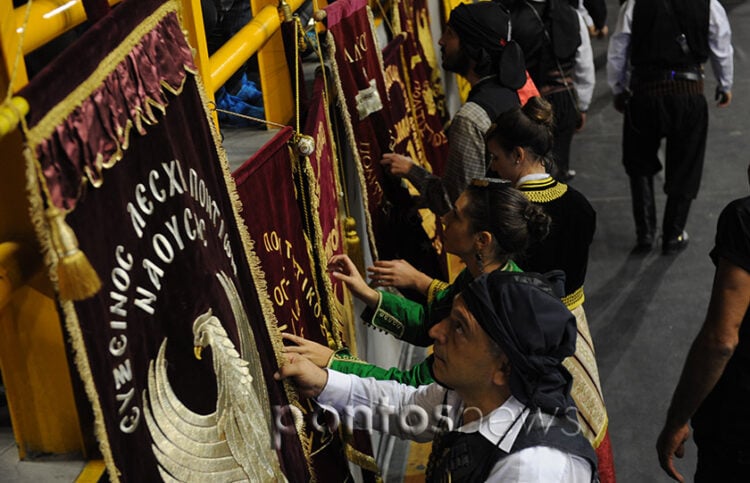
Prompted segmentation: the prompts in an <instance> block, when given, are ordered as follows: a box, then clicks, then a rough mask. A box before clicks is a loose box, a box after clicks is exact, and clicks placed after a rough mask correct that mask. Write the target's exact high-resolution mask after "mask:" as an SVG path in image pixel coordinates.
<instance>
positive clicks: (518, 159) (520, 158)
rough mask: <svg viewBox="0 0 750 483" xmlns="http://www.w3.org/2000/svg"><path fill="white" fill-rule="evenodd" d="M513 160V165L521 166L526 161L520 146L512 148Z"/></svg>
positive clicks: (523, 150)
mask: <svg viewBox="0 0 750 483" xmlns="http://www.w3.org/2000/svg"><path fill="white" fill-rule="evenodd" d="M513 159H514V160H515V161H514V162H515V164H517V165H518V164H522V163H523V162H524V161H526V150H525V149H524V148H522V147H521V146H516V147H515V148H513Z"/></svg>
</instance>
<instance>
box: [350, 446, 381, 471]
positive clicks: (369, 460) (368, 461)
mask: <svg viewBox="0 0 750 483" xmlns="http://www.w3.org/2000/svg"><path fill="white" fill-rule="evenodd" d="M344 454H346V459H348V460H349V461H351V462H352V463H354V464H355V465H357V466H359V467H360V468H362V469H364V470H367V471H370V472H372V473H375V474H376V475H378V477H379V475H380V468H378V464H377V462H375V458H374V457H372V456H370V455H368V454H366V453H363V452H361V451H359V450H357V449H356V448H354V446H353V445H351V444H350V443H349V442H348V441H347V442H345V443H344Z"/></svg>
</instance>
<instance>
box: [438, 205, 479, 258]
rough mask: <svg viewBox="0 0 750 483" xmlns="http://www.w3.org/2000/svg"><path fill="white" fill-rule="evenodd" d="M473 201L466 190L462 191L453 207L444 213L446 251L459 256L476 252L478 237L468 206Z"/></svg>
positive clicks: (444, 243) (444, 244)
mask: <svg viewBox="0 0 750 483" xmlns="http://www.w3.org/2000/svg"><path fill="white" fill-rule="evenodd" d="M470 202H471V200H470V198H469V195H468V194H466V192H464V193H461V196H459V197H458V199H457V200H456V203H455V204H454V205H453V209H452V210H451V211H449V212H448V213H446V214H445V215H443V217H442V219H441V221H442V222H443V226H444V229H443V246H444V247H445V251H447V252H448V253H452V254H453V255H457V256H459V257H465V256H471V255H473V254H474V252H475V251H476V250H475V247H474V243H475V241H476V237H475V236H474V233H473V232H472V228H471V222H470V220H469V217H468V213H467V208H468V205H469V203H470Z"/></svg>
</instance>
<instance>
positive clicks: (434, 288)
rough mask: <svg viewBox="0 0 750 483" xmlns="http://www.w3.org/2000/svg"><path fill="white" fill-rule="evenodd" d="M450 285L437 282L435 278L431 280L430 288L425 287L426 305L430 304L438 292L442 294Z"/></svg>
mask: <svg viewBox="0 0 750 483" xmlns="http://www.w3.org/2000/svg"><path fill="white" fill-rule="evenodd" d="M450 286H451V284H449V283H447V282H443V281H442V280H438V279H437V278H433V279H432V282H430V286H429V287H427V303H430V302H432V301H433V300H435V296H437V294H438V292H442V291H443V290H445V289H446V288H448V287H450Z"/></svg>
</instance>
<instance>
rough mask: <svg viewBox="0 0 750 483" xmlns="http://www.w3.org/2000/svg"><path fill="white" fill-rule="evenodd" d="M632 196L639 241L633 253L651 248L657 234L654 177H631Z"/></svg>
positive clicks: (643, 251)
mask: <svg viewBox="0 0 750 483" xmlns="http://www.w3.org/2000/svg"><path fill="white" fill-rule="evenodd" d="M630 198H631V200H632V202H633V219H634V220H635V234H636V236H637V242H636V245H635V248H633V253H645V252H648V251H650V250H651V248H652V247H653V245H654V237H655V236H656V204H655V202H654V178H653V177H651V176H631V177H630Z"/></svg>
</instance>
